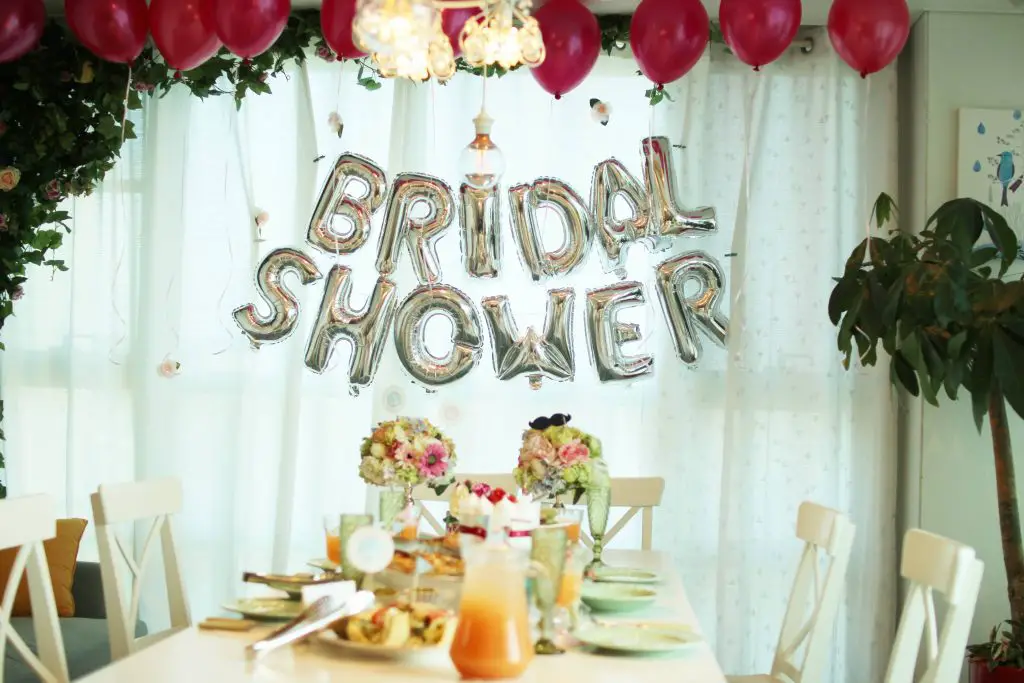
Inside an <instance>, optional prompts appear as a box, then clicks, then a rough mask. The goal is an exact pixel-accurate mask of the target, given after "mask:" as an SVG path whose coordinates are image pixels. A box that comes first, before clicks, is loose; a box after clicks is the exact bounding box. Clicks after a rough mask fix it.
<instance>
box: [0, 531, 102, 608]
mask: <svg viewBox="0 0 1024 683" xmlns="http://www.w3.org/2000/svg"><path fill="white" fill-rule="evenodd" d="M88 523H89V522H88V521H86V520H84V519H58V520H57V535H56V536H55V537H54V538H51V539H49V540H46V541H43V550H44V551H45V552H46V564H47V565H49V568H50V581H52V582H53V597H54V599H55V601H56V603H57V616H60V617H73V616H75V598H74V597H73V596H72V594H71V585H72V584H73V583H74V581H75V567H77V566H78V546H79V544H80V543H81V542H82V534H84V533H85V527H86V525H87V524H88ZM17 555H18V548H8V549H6V550H0V595H2V591H3V590H5V589H6V587H7V582H8V580H9V579H10V577H11V569H13V568H14V558H15V557H17ZM11 616H12V617H30V616H32V601H31V600H30V599H29V594H28V580H27V579H26V578H25V576H24V575H22V577H21V583H20V584H19V585H18V592H17V594H16V595H15V596H14V609H13V611H12V613H11Z"/></svg>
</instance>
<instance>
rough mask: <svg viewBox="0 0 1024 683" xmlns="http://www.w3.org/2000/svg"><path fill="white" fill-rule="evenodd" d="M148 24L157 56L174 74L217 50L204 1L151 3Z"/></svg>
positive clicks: (216, 41) (158, 1)
mask: <svg viewBox="0 0 1024 683" xmlns="http://www.w3.org/2000/svg"><path fill="white" fill-rule="evenodd" d="M149 24H150V27H151V29H152V31H153V40H154V42H156V46H157V48H159V49H160V54H162V55H163V56H164V60H165V61H166V62H167V64H169V65H170V66H172V67H173V68H175V69H177V70H178V71H189V70H190V69H194V68H196V67H197V66H199V65H200V64H202V63H203V62H205V61H206V60H207V59H209V58H210V57H212V56H214V55H215V54H217V50H219V49H220V45H221V43H220V39H219V38H218V37H217V33H216V31H214V29H213V13H212V12H211V11H210V6H209V5H208V4H207V3H206V2H204V0H152V3H151V4H150V6H149Z"/></svg>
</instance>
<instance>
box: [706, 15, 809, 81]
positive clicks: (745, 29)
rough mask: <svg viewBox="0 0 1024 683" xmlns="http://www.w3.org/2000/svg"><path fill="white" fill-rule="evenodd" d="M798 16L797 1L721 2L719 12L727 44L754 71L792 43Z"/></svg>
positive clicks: (772, 59) (798, 25) (772, 60)
mask: <svg viewBox="0 0 1024 683" xmlns="http://www.w3.org/2000/svg"><path fill="white" fill-rule="evenodd" d="M800 16H801V9H800V0H722V5H721V7H720V8H719V10H718V19H719V21H720V22H721V24H722V37H723V38H725V42H726V44H727V45H728V46H729V48H730V49H731V50H732V51H733V54H735V55H736V56H737V57H739V58H740V61H742V62H744V63H745V64H749V65H750V66H752V67H754V70H755V71H756V70H758V69H760V68H761V67H762V66H764V65H765V64H770V63H772V62H774V61H775V60H776V59H778V58H779V57H781V56H782V53H783V52H785V51H786V49H787V48H788V47H789V46H790V45H791V44H792V43H793V39H794V38H795V37H796V32H797V31H798V30H799V29H800Z"/></svg>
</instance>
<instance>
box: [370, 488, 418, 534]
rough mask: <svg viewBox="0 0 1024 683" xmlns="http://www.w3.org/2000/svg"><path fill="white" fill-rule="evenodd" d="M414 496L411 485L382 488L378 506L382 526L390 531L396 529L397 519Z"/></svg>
mask: <svg viewBox="0 0 1024 683" xmlns="http://www.w3.org/2000/svg"><path fill="white" fill-rule="evenodd" d="M411 498H412V487H411V486H386V487H382V488H381V490H380V500H379V503H378V508H377V512H378V515H377V518H378V519H379V520H380V523H381V526H383V527H384V528H385V529H388V530H389V531H392V532H393V531H394V526H395V519H396V518H397V517H398V515H399V514H401V512H402V510H404V509H405V506H406V505H407V503H408V501H409V500H410V499H411Z"/></svg>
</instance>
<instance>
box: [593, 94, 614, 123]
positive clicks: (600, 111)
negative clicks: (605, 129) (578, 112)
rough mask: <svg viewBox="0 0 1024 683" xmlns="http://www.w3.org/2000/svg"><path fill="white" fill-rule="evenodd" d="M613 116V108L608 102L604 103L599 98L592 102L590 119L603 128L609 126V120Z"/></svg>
mask: <svg viewBox="0 0 1024 683" xmlns="http://www.w3.org/2000/svg"><path fill="white" fill-rule="evenodd" d="M611 114H612V106H611V105H610V104H608V103H607V102H602V101H601V100H599V99H597V98H592V99H591V100H590V118H592V119H594V121H596V122H597V123H600V124H601V125H602V126H607V125H608V119H609V118H610V117H611Z"/></svg>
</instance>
